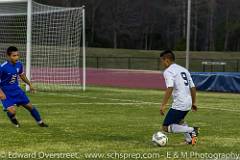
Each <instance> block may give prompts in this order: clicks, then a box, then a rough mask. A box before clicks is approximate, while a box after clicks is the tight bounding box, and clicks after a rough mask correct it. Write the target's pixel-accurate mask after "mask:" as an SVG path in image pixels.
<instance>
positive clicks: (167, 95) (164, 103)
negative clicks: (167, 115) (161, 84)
mask: <svg viewBox="0 0 240 160" xmlns="http://www.w3.org/2000/svg"><path fill="white" fill-rule="evenodd" d="M172 92H173V87H168V88H167V89H166V91H165V94H164V97H163V101H162V104H161V107H160V114H161V115H164V112H165V110H166V109H167V107H166V106H167V103H168V100H169V98H170V97H171V95H172Z"/></svg>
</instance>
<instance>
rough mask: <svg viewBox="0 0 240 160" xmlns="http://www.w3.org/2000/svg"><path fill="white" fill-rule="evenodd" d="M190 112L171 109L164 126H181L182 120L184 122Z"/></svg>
mask: <svg viewBox="0 0 240 160" xmlns="http://www.w3.org/2000/svg"><path fill="white" fill-rule="evenodd" d="M188 112H189V111H180V110H176V109H172V108H170V109H169V111H168V113H167V115H166V117H165V119H164V121H163V126H169V125H171V124H179V123H180V122H181V121H182V120H184V118H185V116H186V115H187V113H188Z"/></svg>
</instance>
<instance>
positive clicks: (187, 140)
mask: <svg viewBox="0 0 240 160" xmlns="http://www.w3.org/2000/svg"><path fill="white" fill-rule="evenodd" d="M182 126H188V124H187V123H186V122H184V123H183V124H182ZM183 135H184V137H185V141H186V142H191V141H192V137H191V135H190V134H189V133H187V132H186V133H183Z"/></svg>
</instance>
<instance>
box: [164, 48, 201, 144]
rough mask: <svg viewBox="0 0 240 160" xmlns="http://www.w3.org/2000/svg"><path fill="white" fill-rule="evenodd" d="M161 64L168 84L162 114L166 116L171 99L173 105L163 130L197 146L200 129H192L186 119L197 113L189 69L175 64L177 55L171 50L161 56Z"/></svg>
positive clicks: (194, 90)
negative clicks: (192, 113)
mask: <svg viewBox="0 0 240 160" xmlns="http://www.w3.org/2000/svg"><path fill="white" fill-rule="evenodd" d="M160 59H161V64H162V66H163V67H164V72H163V76H164V79H165V83H166V87H167V89H166V91H165V95H164V98H163V101H162V104H161V107H160V114H161V115H164V113H165V111H166V109H167V103H168V100H169V98H170V97H171V95H172V97H173V103H172V106H171V108H170V109H169V111H168V113H167V115H166V117H165V119H164V122H163V126H162V128H163V130H164V131H165V132H169V133H183V134H184V136H185V142H186V143H187V144H192V145H195V144H196V140H197V136H198V132H199V128H198V127H190V126H188V124H187V123H186V122H184V118H185V116H186V115H187V113H188V112H189V111H190V110H191V109H192V111H197V106H196V88H195V85H194V83H193V81H192V78H191V75H190V73H189V72H188V70H187V69H185V68H184V67H182V66H180V65H178V64H176V63H175V55H174V53H173V52H172V51H171V50H166V51H164V52H162V53H161V54H160Z"/></svg>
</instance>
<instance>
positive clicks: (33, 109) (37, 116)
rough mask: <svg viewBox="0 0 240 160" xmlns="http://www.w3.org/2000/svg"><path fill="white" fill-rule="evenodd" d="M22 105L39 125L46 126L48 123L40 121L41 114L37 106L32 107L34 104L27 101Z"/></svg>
mask: <svg viewBox="0 0 240 160" xmlns="http://www.w3.org/2000/svg"><path fill="white" fill-rule="evenodd" d="M22 106H23V107H24V108H25V109H27V110H28V111H29V112H30V113H31V115H32V117H33V118H34V119H35V120H36V122H37V123H38V125H39V126H40V127H48V125H47V124H45V123H44V122H43V121H42V118H41V116H40V114H39V112H38V110H37V108H36V107H34V106H33V105H32V103H30V102H29V103H28V104H24V105H22Z"/></svg>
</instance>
